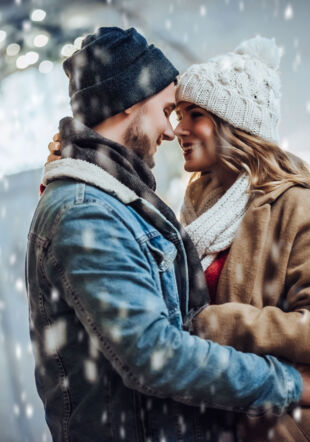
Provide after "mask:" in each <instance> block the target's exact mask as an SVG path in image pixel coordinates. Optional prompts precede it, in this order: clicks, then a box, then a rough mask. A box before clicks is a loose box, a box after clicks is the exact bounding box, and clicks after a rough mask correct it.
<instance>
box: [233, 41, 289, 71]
mask: <svg viewBox="0 0 310 442" xmlns="http://www.w3.org/2000/svg"><path fill="white" fill-rule="evenodd" d="M235 52H236V53H237V54H241V55H242V54H248V55H250V56H251V57H254V58H257V59H258V60H260V61H261V62H263V63H265V64H266V65H267V66H269V67H270V68H273V69H278V68H279V66H280V60H281V55H282V53H281V49H280V48H279V47H278V46H277V45H276V42H275V39H274V38H272V39H271V38H265V37H261V36H260V35H257V36H256V37H254V38H251V39H250V40H246V41H244V42H242V43H241V44H240V45H239V46H238V47H237V48H236V49H235Z"/></svg>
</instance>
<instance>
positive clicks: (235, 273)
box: [216, 183, 294, 307]
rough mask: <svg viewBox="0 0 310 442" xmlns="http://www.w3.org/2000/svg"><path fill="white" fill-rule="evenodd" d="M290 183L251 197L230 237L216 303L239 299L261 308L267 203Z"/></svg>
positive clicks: (267, 241) (267, 231)
mask: <svg viewBox="0 0 310 442" xmlns="http://www.w3.org/2000/svg"><path fill="white" fill-rule="evenodd" d="M293 185H294V184H293V183H285V184H283V185H281V186H279V187H278V188H277V189H275V190H274V191H272V192H269V193H266V194H259V195H258V196H256V197H255V198H254V200H253V201H252V203H251V204H250V207H249V209H248V211H247V212H246V214H245V216H244V218H243V221H242V223H241V225H240V227H239V229H238V232H237V234H236V236H235V238H234V241H233V243H232V246H231V248H230V252H229V254H228V257H227V260H226V263H225V266H224V268H223V270H222V273H221V276H220V279H219V283H218V289H217V297H216V303H217V304H222V303H225V302H242V303H246V304H252V305H255V306H256V307H262V299H263V296H262V293H261V292H262V284H261V283H260V281H259V279H260V278H261V276H262V267H263V263H264V262H265V261H266V253H268V251H269V249H270V241H272V237H271V236H270V233H271V232H270V221H271V220H270V217H271V206H272V204H273V203H274V202H275V201H276V199H277V198H278V197H279V196H280V195H282V194H283V193H284V192H285V191H286V190H288V189H289V188H290V187H292V186H293Z"/></svg>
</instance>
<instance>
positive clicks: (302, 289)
mask: <svg viewBox="0 0 310 442" xmlns="http://www.w3.org/2000/svg"><path fill="white" fill-rule="evenodd" d="M301 218H303V219H304V218H305V217H301ZM306 218H307V221H303V222H299V226H298V229H297V234H296V236H295V240H294V242H293V247H292V250H291V253H290V256H289V261H288V266H287V273H286V284H285V287H286V288H285V290H286V293H285V301H284V307H285V311H283V310H282V309H281V308H278V307H274V306H265V307H263V308H257V307H254V306H252V305H248V304H242V303H238V302H228V303H225V304H221V305H211V306H208V307H206V308H205V309H204V310H202V311H201V313H200V314H199V315H197V316H196V318H194V321H193V332H194V333H195V334H197V335H198V336H200V337H203V338H205V339H211V340H212V341H215V342H217V343H219V344H222V345H231V346H233V347H234V348H236V349H238V350H240V351H245V352H253V353H256V354H259V355H264V354H272V355H275V356H277V357H279V358H285V359H287V360H289V361H292V362H296V363H307V364H310V351H309V342H310V311H309V310H310V215H309V216H308V215H307V216H306Z"/></svg>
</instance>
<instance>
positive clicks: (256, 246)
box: [194, 183, 310, 442]
mask: <svg viewBox="0 0 310 442" xmlns="http://www.w3.org/2000/svg"><path fill="white" fill-rule="evenodd" d="M216 304H217V305H211V306H209V307H207V308H205V309H204V310H203V311H202V312H201V313H200V314H199V315H198V316H197V317H196V319H195V322H194V329H195V334H199V335H200V336H202V337H203V338H205V339H211V340H212V341H215V342H218V343H220V344H223V345H230V346H233V347H235V348H236V349H238V350H241V351H243V352H252V353H256V354H258V355H267V354H269V355H274V356H277V357H278V358H283V359H285V360H288V361H291V362H293V363H296V362H298V363H306V364H310V311H309V310H310V189H307V188H305V187H302V186H297V185H293V184H290V183H286V184H282V185H281V186H280V187H278V188H277V189H276V190H274V191H272V192H270V193H267V194H264V195H262V194H260V195H258V196H256V197H255V198H254V199H253V200H252V202H251V204H250V206H249V208H248V210H247V212H246V214H245V216H244V218H243V220H242V223H241V225H240V227H239V229H238V232H237V234H236V236H235V238H234V241H233V243H232V246H231V248H230V251H229V255H228V257H227V260H226V263H225V266H224V268H223V270H222V273H221V275H220V279H219V283H218V288H217V298H216ZM237 420H240V422H241V424H240V428H241V431H243V432H245V434H246V437H245V439H243V440H245V441H249V442H258V441H259V442H263V441H264V442H265V441H267V440H271V441H272V440H273V441H277V442H284V441H285V442H290V441H291V442H293V441H294V442H305V441H310V408H302V409H295V411H293V412H291V414H289V413H288V414H285V415H283V416H281V417H278V418H277V417H269V418H267V417H261V418H255V419H254V418H248V417H244V416H237Z"/></svg>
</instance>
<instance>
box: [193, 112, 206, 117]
mask: <svg viewBox="0 0 310 442" xmlns="http://www.w3.org/2000/svg"><path fill="white" fill-rule="evenodd" d="M203 116H204V115H203V114H202V113H201V112H192V113H191V117H192V118H198V117H203Z"/></svg>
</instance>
